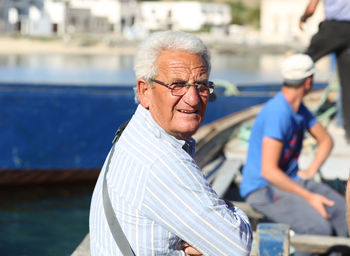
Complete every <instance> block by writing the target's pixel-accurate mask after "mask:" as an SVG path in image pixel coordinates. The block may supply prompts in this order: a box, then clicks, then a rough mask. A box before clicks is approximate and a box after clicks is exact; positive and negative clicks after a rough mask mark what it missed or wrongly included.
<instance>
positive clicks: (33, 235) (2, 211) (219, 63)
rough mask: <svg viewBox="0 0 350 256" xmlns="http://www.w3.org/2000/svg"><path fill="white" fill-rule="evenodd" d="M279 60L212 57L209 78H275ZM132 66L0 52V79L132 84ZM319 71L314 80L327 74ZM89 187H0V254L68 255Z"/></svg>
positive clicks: (116, 60)
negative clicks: (2, 53) (3, 53)
mask: <svg viewBox="0 0 350 256" xmlns="http://www.w3.org/2000/svg"><path fill="white" fill-rule="evenodd" d="M281 62H282V56H279V55H261V56H237V55H236V56H232V55H231V56H230V55H227V54H226V55H214V56H213V57H212V66H213V67H212V75H211V79H212V80H216V79H225V80H228V81H231V82H233V83H237V84H242V83H243V84H256V83H266V82H279V81H280V75H279V67H280V64H281ZM132 65H133V58H132V56H130V55H109V56H106V55H99V56H96V55H95V56H91V55H74V56H71V55H2V56H1V55H0V82H31V83H55V84H57V83H62V84H85V85H92V84H93V85H96V84H104V85H108V84H111V85H114V84H125V85H133V84H134V83H135V78H134V74H133V71H132ZM320 69H321V70H322V67H321V68H320ZM323 70H324V69H323ZM325 70H326V71H323V72H322V74H321V75H320V76H318V78H319V79H321V80H322V79H324V78H325V77H327V75H328V73H327V69H325ZM316 78H317V77H316ZM249 104H251V105H253V104H255V102H254V99H253V98H252V99H251V102H250V103H249ZM232 111H233V112H234V111H235V110H234V109H233V110H232ZM92 190H93V185H91V186H90V185H74V186H71V185H70V186H69V185H66V186H35V187H21V188H0V199H1V204H0V234H1V236H0V255H15V256H17V255H18V256H21V255H23V256H24V255H38V256H40V255H70V253H71V252H72V251H73V250H74V248H75V247H76V246H77V245H78V244H79V242H80V241H81V240H82V239H83V237H84V236H85V234H86V233H87V232H88V214H89V204H90V198H91V193H92Z"/></svg>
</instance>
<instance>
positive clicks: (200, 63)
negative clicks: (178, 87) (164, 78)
mask: <svg viewBox="0 0 350 256" xmlns="http://www.w3.org/2000/svg"><path fill="white" fill-rule="evenodd" d="M157 65H158V68H159V69H160V70H163V71H165V70H173V71H176V70H179V71H181V70H183V69H191V70H196V72H200V73H207V66H206V64H205V61H204V60H203V58H202V57H201V56H199V55H198V54H195V53H190V52H185V51H163V52H162V53H161V54H160V55H159V57H158V60H157Z"/></svg>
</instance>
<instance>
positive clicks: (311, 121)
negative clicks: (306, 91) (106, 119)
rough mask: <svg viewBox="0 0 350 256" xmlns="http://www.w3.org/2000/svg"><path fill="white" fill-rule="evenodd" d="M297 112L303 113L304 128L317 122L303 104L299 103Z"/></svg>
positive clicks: (309, 127)
mask: <svg viewBox="0 0 350 256" xmlns="http://www.w3.org/2000/svg"><path fill="white" fill-rule="evenodd" d="M299 113H300V114H301V115H303V117H304V120H305V126H306V127H305V128H306V129H307V130H310V129H311V128H312V127H313V126H314V125H315V124H316V122H317V119H316V117H315V116H314V115H313V114H312V113H311V112H310V110H308V109H307V108H306V107H305V105H304V104H301V105H300V110H299Z"/></svg>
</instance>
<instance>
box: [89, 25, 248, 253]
mask: <svg viewBox="0 0 350 256" xmlns="http://www.w3.org/2000/svg"><path fill="white" fill-rule="evenodd" d="M135 73H136V77H137V96H138V98H139V102H140V104H139V106H138V107H137V110H136V112H135V114H134V115H133V117H132V118H131V120H130V121H129V123H128V125H127V127H126V128H125V130H124V131H123V133H122V135H121V136H120V139H119V140H118V142H117V143H116V144H115V151H114V153H113V155H112V153H110V154H109V155H112V156H111V158H110V161H106V162H105V165H104V167H103V169H102V171H101V174H100V177H99V179H98V181H97V184H96V187H95V190H94V193H93V197H92V202H91V210H90V236H91V238H90V239H91V240H90V242H91V253H92V255H122V253H121V252H120V249H119V248H118V246H117V244H116V242H115V240H114V239H113V236H112V234H111V230H110V227H109V226H108V223H107V221H106V217H105V213H104V207H103V202H102V190H103V180H104V178H103V177H104V174H105V171H106V168H107V166H109V169H110V170H109V173H108V175H106V180H107V189H108V192H109V196H110V198H111V202H112V208H113V211H114V212H115V215H116V217H117V220H118V221H119V223H120V226H121V227H122V230H123V232H124V233H125V236H126V238H127V240H128V242H129V243H130V247H131V248H132V250H133V252H134V253H135V254H136V255H185V254H194V253H196V254H197V255H202V254H204V255H215V256H217V255H248V254H249V251H250V248H251V240H252V231H251V226H250V223H249V221H248V219H247V217H246V215H245V214H244V213H243V212H242V211H241V210H239V209H238V208H236V207H235V206H232V205H231V206H230V205H227V204H226V203H225V202H224V201H223V200H221V199H219V198H218V196H217V194H216V193H215V191H213V190H212V188H211V187H210V185H209V184H208V182H207V181H206V180H205V178H204V177H203V175H202V173H201V170H200V169H199V167H198V166H197V164H196V163H195V161H194V160H193V158H192V157H193V154H194V146H195V141H194V140H193V139H192V138H191V136H192V135H193V134H194V133H195V132H196V131H197V129H198V128H199V126H200V125H201V123H202V121H203V119H204V115H205V110H206V106H207V103H208V98H209V95H210V94H211V93H212V92H213V89H214V88H213V83H212V82H210V81H208V79H209V73H210V57H209V52H208V49H207V47H206V46H205V45H204V44H203V42H202V41H201V40H200V39H198V38H197V37H195V36H194V35H191V34H187V33H183V32H176V31H166V32H158V33H154V34H153V35H151V36H150V37H149V38H148V39H147V40H146V41H144V42H143V43H142V44H141V45H140V46H139V48H138V51H137V53H136V57H135ZM195 250H197V251H195Z"/></svg>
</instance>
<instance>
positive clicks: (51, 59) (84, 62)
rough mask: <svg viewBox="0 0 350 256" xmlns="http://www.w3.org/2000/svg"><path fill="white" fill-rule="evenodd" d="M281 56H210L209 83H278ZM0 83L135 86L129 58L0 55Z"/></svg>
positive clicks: (324, 64) (325, 65)
mask: <svg viewBox="0 0 350 256" xmlns="http://www.w3.org/2000/svg"><path fill="white" fill-rule="evenodd" d="M282 61H283V56H282V55H275V54H261V55H237V54H236V55H230V54H215V55H213V56H212V74H211V79H213V80H215V79H225V80H228V81H231V82H233V83H236V84H257V83H267V82H279V81H280V79H281V77H280V71H279V69H280V66H281V63H282ZM317 67H318V69H320V70H321V72H318V75H317V76H316V79H317V78H320V79H319V80H325V79H327V78H328V73H329V72H328V67H329V62H328V60H327V58H326V61H321V62H320V63H318V64H317ZM0 82H31V83H60V84H61V83H63V84H86V85H88V84H112V85H116V84H123V85H124V84H125V85H133V84H135V77H134V73H133V56H132V55H123V54H121V55H68V54H63V55H61V54H46V55H45V54H41V55H34V54H32V55H31V54H28V55H0Z"/></svg>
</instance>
